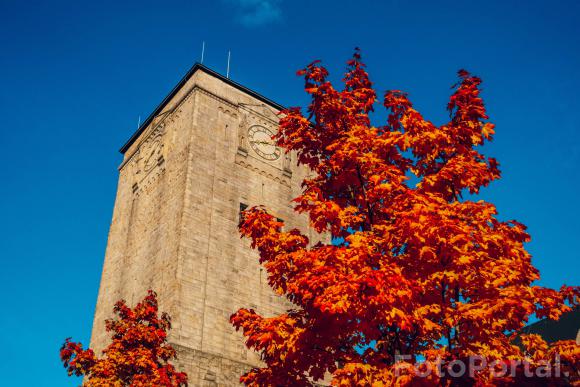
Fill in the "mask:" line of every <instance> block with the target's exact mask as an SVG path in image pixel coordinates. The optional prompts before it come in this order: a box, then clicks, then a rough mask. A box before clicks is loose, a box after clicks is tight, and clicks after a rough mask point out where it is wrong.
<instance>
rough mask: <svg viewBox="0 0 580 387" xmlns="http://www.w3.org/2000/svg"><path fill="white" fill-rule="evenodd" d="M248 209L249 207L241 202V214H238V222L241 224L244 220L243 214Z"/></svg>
mask: <svg viewBox="0 0 580 387" xmlns="http://www.w3.org/2000/svg"><path fill="white" fill-rule="evenodd" d="M246 208H248V205H247V204H246V203H241V202H240V212H239V214H238V217H239V219H238V220H239V222H240V223H242V220H243V215H242V212H243V211H245V210H246Z"/></svg>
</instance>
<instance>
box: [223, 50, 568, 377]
mask: <svg viewBox="0 0 580 387" xmlns="http://www.w3.org/2000/svg"><path fill="white" fill-rule="evenodd" d="M298 75H300V76H302V77H303V78H304V80H305V91H306V93H308V94H309V95H310V97H311V102H310V104H309V106H308V108H307V110H306V111H303V110H302V109H300V108H290V109H288V110H286V111H284V112H283V114H282V115H281V119H280V129H279V132H278V133H277V135H276V136H275V138H276V140H277V144H278V145H279V146H280V147H282V148H284V149H285V151H286V152H295V153H296V154H297V157H298V162H299V163H300V164H302V165H305V166H307V167H308V168H309V169H310V170H311V171H312V172H313V177H309V178H307V179H306V180H304V182H303V192H302V194H301V195H300V196H298V197H297V198H295V199H294V203H295V210H296V211H297V212H299V213H303V214H306V215H307V216H308V217H309V219H310V225H311V227H313V228H314V229H315V230H316V231H318V232H320V233H329V235H330V236H331V238H332V241H331V242H329V243H317V244H313V243H311V242H310V241H309V239H308V238H307V237H306V236H305V235H304V234H303V233H302V232H301V231H300V230H297V229H292V230H286V231H284V230H283V228H282V226H283V224H282V223H281V222H280V221H278V220H277V219H276V218H275V217H273V216H271V215H269V214H268V212H267V209H266V208H264V207H254V208H251V209H249V210H247V211H246V212H245V213H244V216H243V220H242V222H241V224H240V231H241V234H242V235H243V236H244V237H247V238H249V239H250V240H251V244H252V247H253V248H256V249H257V250H258V251H259V256H260V258H259V259H260V262H261V263H262V264H263V265H264V267H265V269H266V271H267V274H268V281H269V284H270V286H271V287H272V288H273V289H274V291H275V292H276V293H278V294H279V295H283V296H285V297H286V298H287V299H288V300H290V301H291V302H292V303H293V304H294V306H295V307H294V308H293V309H292V310H288V311H287V312H286V313H283V314H281V315H278V316H273V317H266V316H261V315H260V314H258V313H257V312H256V311H254V310H252V309H240V310H239V311H238V312H237V313H235V314H234V315H232V317H231V322H232V323H233V325H234V326H235V327H236V328H237V329H241V330H242V331H243V334H244V336H245V339H246V343H247V345H248V347H250V348H253V349H254V350H256V351H258V352H259V353H260V354H261V358H262V360H263V361H264V366H263V367H261V368H254V369H252V370H250V371H249V372H247V373H246V374H244V375H243V376H242V377H241V379H240V380H241V381H242V382H243V383H245V384H246V385H248V386H262V385H292V386H301V385H304V386H306V385H312V383H313V382H315V381H319V380H321V379H323V378H324V377H325V374H328V373H330V374H331V375H332V384H333V385H341V386H342V385H344V386H351V385H352V386H354V385H373V386H375V385H377V386H379V385H407V384H413V385H421V384H425V385H432V384H443V385H447V384H450V383H457V382H458V381H462V382H461V383H465V384H474V383H482V384H485V383H492V382H493V383H499V382H500V380H503V382H506V383H509V382H510V381H511V382H513V381H514V380H515V379H514V378H511V379H510V378H504V379H499V378H496V379H494V380H492V379H491V376H490V372H489V371H488V370H481V371H478V372H475V373H474V375H472V376H468V377H465V376H462V377H457V378H454V377H451V376H449V375H438V374H437V373H431V374H430V375H429V376H427V377H420V376H417V374H416V372H412V371H411V368H410V367H407V365H411V364H413V363H415V362H416V361H420V362H423V363H425V361H426V360H433V361H435V360H436V359H438V360H437V361H438V362H439V363H443V365H444V367H445V366H446V365H449V364H451V363H452V362H453V361H455V360H460V359H467V358H468V357H470V356H481V357H484V358H485V359H487V361H488V362H491V361H497V362H498V363H497V364H503V363H501V362H510V361H516V360H524V359H525V360H526V362H527V363H528V364H529V365H531V366H535V365H537V364H538V363H537V362H538V361H540V360H542V359H544V358H546V357H549V356H551V355H553V354H554V353H556V352H557V353H562V364H563V365H564V366H565V367H572V368H568V370H572V371H574V368H573V367H577V365H578V361H579V359H580V351H579V350H578V346H577V345H575V344H574V343H573V342H560V343H556V344H554V345H552V346H549V345H547V344H546V343H545V342H543V341H542V340H541V338H539V337H534V336H529V337H527V338H526V339H525V340H524V345H527V347H526V348H523V347H519V346H516V345H514V337H515V336H516V335H517V334H518V332H519V330H520V329H521V328H522V327H523V326H524V325H525V324H526V323H527V322H528V321H529V319H530V317H532V316H536V317H538V318H545V317H547V318H551V319H558V318H559V316H560V315H561V314H562V313H564V312H567V311H569V310H570V307H571V306H574V305H578V302H579V299H578V298H579V295H580V290H579V288H578V287H569V286H563V287H562V288H561V289H560V290H553V289H549V288H545V287H541V286H537V285H535V284H534V282H535V281H537V280H538V279H539V278H540V277H539V273H538V270H537V269H536V268H534V266H533V265H532V264H531V257H530V254H529V253H528V252H527V251H526V249H525V246H524V244H525V243H526V242H528V241H529V240H530V236H529V235H528V233H527V232H526V227H525V226H524V225H523V224H521V223H519V222H517V221H515V220H509V221H504V220H500V219H499V218H498V213H497V210H496V207H495V206H494V205H493V204H491V203H488V202H485V201H483V200H479V201H474V200H473V199H472V198H473V197H474V196H475V195H476V194H478V193H479V191H480V189H481V188H482V187H484V186H487V185H488V184H489V183H490V182H492V181H494V180H497V179H499V178H500V170H499V165H498V162H497V161H496V160H495V159H493V158H491V157H486V156H484V155H483V154H482V153H481V152H480V147H481V146H482V145H483V144H484V143H485V142H488V141H491V140H492V138H493V136H494V133H495V128H494V125H493V124H492V123H491V122H489V121H488V116H487V113H486V109H485V106H484V103H483V99H482V97H481V90H480V85H481V82H482V81H481V79H480V78H478V77H476V76H473V75H471V74H470V73H469V72H467V71H465V70H460V71H459V72H458V78H459V79H458V82H457V83H456V84H455V85H454V86H453V93H452V95H451V97H450V100H449V103H448V105H447V110H448V112H449V116H450V118H449V122H447V123H445V124H444V125H439V126H438V125H435V124H433V123H432V122H430V121H428V120H427V119H425V118H424V117H423V116H422V115H421V114H420V113H419V112H418V111H417V110H416V109H415V108H414V106H413V104H412V103H411V101H410V100H409V98H408V96H407V94H406V93H404V92H402V91H399V90H392V91H387V92H386V93H385V94H384V98H383V99H382V105H383V106H384V107H385V108H386V109H387V111H388V118H387V119H386V122H385V123H384V125H382V126H375V125H373V123H371V117H372V115H373V111H374V109H375V107H377V106H378V105H379V101H378V99H377V93H376V91H375V90H374V89H373V85H372V83H371V81H370V80H369V77H368V74H367V72H366V70H365V66H364V64H363V63H362V61H361V57H360V53H359V52H358V50H357V51H356V52H355V54H354V56H353V58H352V59H351V60H349V61H348V63H347V71H346V74H345V75H344V77H343V79H342V80H343V86H342V88H341V89H337V88H335V85H333V84H332V82H330V81H329V80H328V76H329V73H328V71H327V70H326V69H325V68H324V67H323V66H322V65H321V64H320V63H319V62H313V63H312V64H310V65H308V66H307V67H306V68H305V69H303V70H300V71H299V72H298ZM466 193H469V194H470V195H466ZM464 195H465V196H466V197H465V198H464V197H463V196H464ZM401 359H403V360H401ZM551 364H552V363H551ZM518 372H519V371H518Z"/></svg>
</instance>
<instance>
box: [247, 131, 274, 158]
mask: <svg viewBox="0 0 580 387" xmlns="http://www.w3.org/2000/svg"><path fill="white" fill-rule="evenodd" d="M273 135H274V133H272V131H271V130H269V129H267V128H264V127H263V126H252V127H251V128H250V129H248V139H249V141H250V146H251V147H252V149H253V150H254V152H256V153H257V154H258V155H259V156H261V157H262V158H264V159H266V160H270V161H274V160H277V159H278V158H279V157H280V153H281V152H280V148H278V147H277V146H276V144H274V140H272V136H273Z"/></svg>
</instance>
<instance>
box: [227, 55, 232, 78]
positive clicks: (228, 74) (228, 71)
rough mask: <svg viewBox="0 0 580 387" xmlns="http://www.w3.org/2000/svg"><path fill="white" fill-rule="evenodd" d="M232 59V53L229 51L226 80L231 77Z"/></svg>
mask: <svg viewBox="0 0 580 387" xmlns="http://www.w3.org/2000/svg"><path fill="white" fill-rule="evenodd" d="M230 57H231V51H230V50H228V68H227V70H226V78H229V77H230Z"/></svg>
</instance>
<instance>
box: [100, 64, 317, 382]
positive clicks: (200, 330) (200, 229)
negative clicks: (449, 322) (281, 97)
mask: <svg viewBox="0 0 580 387" xmlns="http://www.w3.org/2000/svg"><path fill="white" fill-rule="evenodd" d="M280 108H281V107H280V106H279V105H277V104H275V103H273V102H271V101H269V100H267V99H266V98H264V97H262V96H260V95H258V94H256V93H254V92H252V91H251V90H249V89H246V88H244V87H243V86H240V85H238V84H236V83H234V82H232V81H231V80H229V79H226V78H224V77H222V76H220V75H218V74H216V73H214V72H213V71H211V70H209V69H207V68H206V67H204V66H201V65H196V66H194V67H193V68H192V69H191V70H190V71H189V73H188V74H187V75H186V77H185V78H184V79H183V80H182V81H181V82H180V84H179V85H178V86H177V87H176V88H175V89H174V90H173V91H172V93H171V94H170V95H169V96H168V98H166V99H165V100H164V101H163V102H162V103H161V105H160V106H159V108H158V109H157V110H156V111H155V112H154V114H152V116H151V117H150V118H149V119H147V121H145V123H144V125H142V127H141V128H140V129H139V131H138V132H137V133H136V135H134V136H133V137H132V139H131V140H130V141H129V142H128V143H127V144H126V145H125V146H124V147H123V149H122V152H123V154H124V160H123V162H122V164H121V166H120V168H119V183H118V191H117V197H116V201H115V209H114V213H113V220H112V224H111V228H110V232H109V240H108V244H107V251H106V256H105V263H104V267H103V273H102V279H101V285H100V290H99V296H98V302H97V308H96V312H95V319H94V326H93V334H92V339H91V346H92V347H93V348H95V349H97V350H100V349H102V348H103V347H104V345H106V343H107V342H108V336H107V334H106V332H105V330H104V320H105V319H106V318H108V317H110V316H111V314H112V307H113V304H114V303H115V302H116V301H117V300H119V299H121V298H123V299H125V300H127V301H128V302H129V303H130V304H131V305H134V304H135V303H136V302H137V301H139V300H140V299H141V298H143V297H144V296H145V294H146V292H147V289H154V290H155V291H156V292H157V293H158V295H159V299H160V309H161V310H162V311H166V312H168V313H169V314H170V315H171V316H172V324H173V329H172V331H171V334H170V342H171V343H172V344H174V345H175V347H176V348H177V349H178V356H179V357H178V360H177V361H176V362H175V363H176V365H177V366H178V367H179V368H180V369H181V370H184V371H186V372H187V373H188V375H189V378H190V385H191V386H227V385H237V384H238V378H239V376H240V374H241V373H242V372H243V371H244V370H245V369H247V368H248V367H251V366H255V365H258V364H259V358H258V357H257V355H256V354H255V353H253V352H252V351H249V350H248V349H247V348H246V347H245V345H244V344H243V340H242V338H241V334H240V333H238V332H235V330H234V329H233V328H232V326H231V325H230V324H229V316H230V315H231V314H232V313H233V312H235V311H236V310H237V309H238V308H240V307H251V308H254V309H256V310H257V311H259V312H260V313H263V314H265V315H273V314H276V313H279V312H282V311H284V310H285V309H287V308H288V307H289V304H288V303H287V302H286V301H285V300H284V299H282V298H280V297H278V296H276V295H274V294H273V293H272V291H271V290H270V288H269V287H268V284H267V279H266V275H265V271H264V270H263V269H262V268H261V266H260V265H259V263H258V259H257V253H256V252H255V251H253V250H252V249H250V248H249V241H247V240H243V239H240V237H239V233H238V231H237V224H238V220H239V210H240V206H244V205H248V206H252V205H258V204H263V205H266V206H267V208H268V210H269V211H270V212H271V213H272V214H274V215H275V216H277V217H279V218H281V219H283V220H284V221H285V222H286V226H285V227H299V228H300V229H302V230H307V231H306V232H308V233H309V234H310V235H309V236H310V237H311V240H313V239H317V238H318V236H317V235H315V234H314V232H313V231H308V230H309V229H308V222H307V219H306V218H305V217H302V216H298V215H297V214H296V213H295V212H294V211H293V210H292V207H291V203H290V201H291V199H293V198H294V197H296V196H297V195H298V194H299V192H300V183H301V181H302V179H303V178H304V176H305V175H306V174H307V171H306V170H305V169H304V168H302V167H297V166H296V160H295V155H287V156H286V155H284V153H283V152H279V150H273V149H274V147H273V146H270V145H268V144H264V141H263V140H260V138H259V136H260V135H262V137H263V135H264V133H268V131H272V132H275V131H276V130H277V116H276V113H277V112H278V111H279V109H280ZM256 133H257V134H256ZM249 136H250V138H249ZM252 136H254V137H252Z"/></svg>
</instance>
